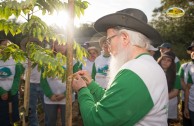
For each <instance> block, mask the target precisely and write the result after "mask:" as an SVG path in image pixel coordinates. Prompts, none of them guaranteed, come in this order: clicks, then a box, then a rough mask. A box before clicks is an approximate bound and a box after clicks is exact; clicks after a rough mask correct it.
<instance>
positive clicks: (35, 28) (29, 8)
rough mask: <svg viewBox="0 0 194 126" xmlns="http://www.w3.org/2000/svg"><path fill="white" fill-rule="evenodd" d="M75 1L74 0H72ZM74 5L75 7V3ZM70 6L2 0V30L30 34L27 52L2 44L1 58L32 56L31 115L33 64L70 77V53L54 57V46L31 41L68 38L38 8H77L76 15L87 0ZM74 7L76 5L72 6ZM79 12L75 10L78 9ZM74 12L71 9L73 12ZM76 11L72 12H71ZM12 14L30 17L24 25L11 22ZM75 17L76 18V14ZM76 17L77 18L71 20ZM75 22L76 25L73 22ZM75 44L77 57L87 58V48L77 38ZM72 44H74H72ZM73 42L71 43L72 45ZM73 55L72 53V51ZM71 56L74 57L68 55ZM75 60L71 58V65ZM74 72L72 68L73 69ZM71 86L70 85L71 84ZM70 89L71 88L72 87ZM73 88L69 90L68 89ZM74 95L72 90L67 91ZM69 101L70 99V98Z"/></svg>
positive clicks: (54, 0) (52, 0) (45, 0)
mask: <svg viewBox="0 0 194 126" xmlns="http://www.w3.org/2000/svg"><path fill="white" fill-rule="evenodd" d="M69 2H70V3H72V1H69ZM72 5H73V7H74V8H72V7H71V6H72ZM71 6H69V3H66V2H63V1H62V0H26V1H21V2H18V1H16V0H14V1H10V0H3V1H1V2H0V17H1V20H0V31H4V32H5V34H6V35H7V34H8V33H11V34H12V35H13V36H15V35H17V34H20V33H21V34H22V35H23V36H24V37H27V40H28V44H27V46H26V52H23V51H22V50H21V49H19V47H18V46H17V45H15V44H12V45H10V46H8V47H6V48H1V54H0V58H1V59H3V60H7V59H8V58H9V57H10V56H12V57H13V59H14V60H15V61H17V62H18V61H19V62H21V61H24V60H26V59H27V60H28V73H27V77H26V83H25V95H24V96H25V98H24V115H25V116H28V106H29V103H28V99H29V98H28V97H29V79H30V78H29V77H30V69H31V67H32V66H33V65H31V64H38V66H39V69H41V68H42V67H44V73H43V75H44V77H54V76H57V77H59V78H61V79H63V80H65V79H66V73H67V72H66V71H64V70H63V69H62V67H61V66H62V65H63V64H64V63H66V57H65V56H63V55H62V54H60V53H58V54H57V55H56V57H55V58H54V55H53V53H52V51H51V50H48V49H44V48H42V47H40V46H38V45H35V44H31V42H32V43H33V41H31V38H37V39H38V40H39V41H40V42H42V41H43V40H46V41H47V42H49V41H50V40H54V41H55V40H57V41H58V42H59V43H61V44H65V43H66V39H65V38H64V37H62V36H60V35H57V34H56V33H54V32H53V31H52V29H50V28H49V27H48V26H47V24H46V23H45V22H44V21H42V20H41V18H40V17H39V16H37V15H36V12H38V11H41V12H42V15H45V14H52V13H53V12H54V11H62V10H63V11H67V10H70V11H73V17H74V15H75V16H78V17H80V16H81V15H83V14H84V10H85V9H86V8H87V7H88V2H87V1H81V0H75V4H74V1H73V4H71ZM68 7H69V8H72V9H68ZM74 9H75V11H74ZM74 12H75V13H74ZM70 13H71V12H70ZM71 15H72V14H71ZM11 16H14V17H15V18H16V19H18V18H21V17H22V18H24V19H25V20H26V21H25V22H23V23H21V24H20V25H18V24H16V23H14V22H11V21H10V20H9V19H10V17H11ZM73 17H72V18H73ZM71 21H73V20H71ZM71 26H72V25H71ZM69 29H74V28H73V27H71V28H69ZM70 32H71V34H69V35H70V36H71V37H72V36H73V31H70ZM69 42H71V43H73V44H72V46H73V48H74V49H75V50H76V54H77V55H76V57H75V58H76V59H77V60H80V61H83V58H82V57H83V56H86V51H85V50H84V49H83V48H82V47H81V46H80V45H79V44H77V43H76V42H75V41H74V40H73V38H71V39H70V41H69ZM70 45H71V44H70ZM72 46H69V47H72ZM71 56H72V55H71ZM67 58H69V59H71V58H72V57H67ZM69 64H70V65H71V64H72V63H70V62H68V65H69ZM69 73H72V72H69ZM69 86H70V85H69ZM67 89H70V88H69V87H68V88H67ZM67 92H69V91H67ZM67 95H71V94H67ZM67 102H68V101H67ZM25 116H24V118H23V125H26V123H25V121H24V120H25Z"/></svg>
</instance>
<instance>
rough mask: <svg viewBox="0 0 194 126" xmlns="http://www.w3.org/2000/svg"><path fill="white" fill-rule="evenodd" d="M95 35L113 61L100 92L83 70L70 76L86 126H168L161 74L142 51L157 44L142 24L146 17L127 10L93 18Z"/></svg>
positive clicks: (152, 32) (156, 35) (154, 33)
mask: <svg viewBox="0 0 194 126" xmlns="http://www.w3.org/2000/svg"><path fill="white" fill-rule="evenodd" d="M94 27H95V29H96V30H97V31H98V32H103V31H104V32H105V31H106V32H107V44H108V46H109V49H110V52H111V55H112V58H111V61H110V80H109V83H108V85H109V86H108V88H107V90H104V89H103V88H102V87H100V86H99V85H98V84H96V82H94V81H93V80H92V79H91V77H89V76H88V74H87V72H85V71H80V72H78V73H77V74H75V76H74V78H73V83H72V87H73V89H74V90H75V91H77V92H78V101H79V105H80V111H81V115H82V118H83V122H84V125H85V126H133V125H136V126H140V125H141V126H142V125H143V126H167V108H168V88H167V81H166V77H165V74H164V72H163V70H162V69H161V67H160V66H159V65H158V64H157V62H156V61H155V60H154V58H153V57H152V56H150V55H149V54H148V52H147V49H148V47H149V45H150V43H151V42H162V38H161V37H160V35H159V33H158V32H157V31H156V30H155V29H154V28H152V27H151V26H149V25H148V24H147V17H146V15H145V14H144V13H143V12H142V11H141V10H138V9H133V8H127V9H124V10H121V11H118V12H116V13H113V14H109V15H106V16H104V17H102V18H100V19H98V20H97V21H96V22H95V24H94Z"/></svg>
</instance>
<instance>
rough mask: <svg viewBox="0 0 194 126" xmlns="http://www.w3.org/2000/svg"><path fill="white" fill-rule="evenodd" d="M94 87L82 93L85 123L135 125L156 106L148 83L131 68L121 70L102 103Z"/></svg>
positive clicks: (97, 125) (90, 124) (105, 125)
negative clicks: (97, 99)
mask: <svg viewBox="0 0 194 126" xmlns="http://www.w3.org/2000/svg"><path fill="white" fill-rule="evenodd" d="M91 86H92V87H93V86H96V85H95V84H93V85H91ZM96 89H97V88H93V90H96ZM93 90H92V89H90V90H89V89H88V88H84V89H82V90H81V91H80V92H79V94H78V101H79V104H80V111H81V115H82V118H83V122H84V126H121V125H129V126H132V125H135V124H136V123H137V122H139V120H141V119H142V118H143V117H144V116H145V115H146V114H147V113H148V112H149V111H150V110H151V109H152V107H153V105H154V104H153V101H152V98H151V96H150V94H149V91H148V89H147V87H146V86H145V83H144V82H143V81H142V79H141V78H139V76H138V75H136V74H135V73H133V72H132V71H130V70H123V71H121V72H120V73H119V74H118V75H117V76H116V78H115V80H114V81H113V83H112V85H111V87H110V88H109V89H108V90H107V91H105V92H104V95H103V96H102V98H101V99H100V100H99V101H98V102H95V100H94V97H93V96H92V94H91V91H93ZM94 92H95V91H94Z"/></svg>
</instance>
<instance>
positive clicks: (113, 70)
mask: <svg viewBox="0 0 194 126" xmlns="http://www.w3.org/2000/svg"><path fill="white" fill-rule="evenodd" d="M129 55H130V54H129V51H128V49H127V48H123V47H121V45H118V54H117V55H115V56H113V55H112V56H111V60H110V65H109V74H108V75H109V82H108V85H107V89H108V88H110V86H111V84H112V82H113V80H114V79H115V76H116V75H117V73H118V72H119V69H120V68H121V67H122V66H123V65H124V64H125V63H126V62H128V61H129Z"/></svg>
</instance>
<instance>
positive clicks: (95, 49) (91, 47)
mask: <svg viewBox="0 0 194 126" xmlns="http://www.w3.org/2000/svg"><path fill="white" fill-rule="evenodd" d="M90 50H94V51H96V52H97V53H99V51H98V49H97V48H96V47H95V46H90V47H88V49H87V51H88V52H89V51H90Z"/></svg>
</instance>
